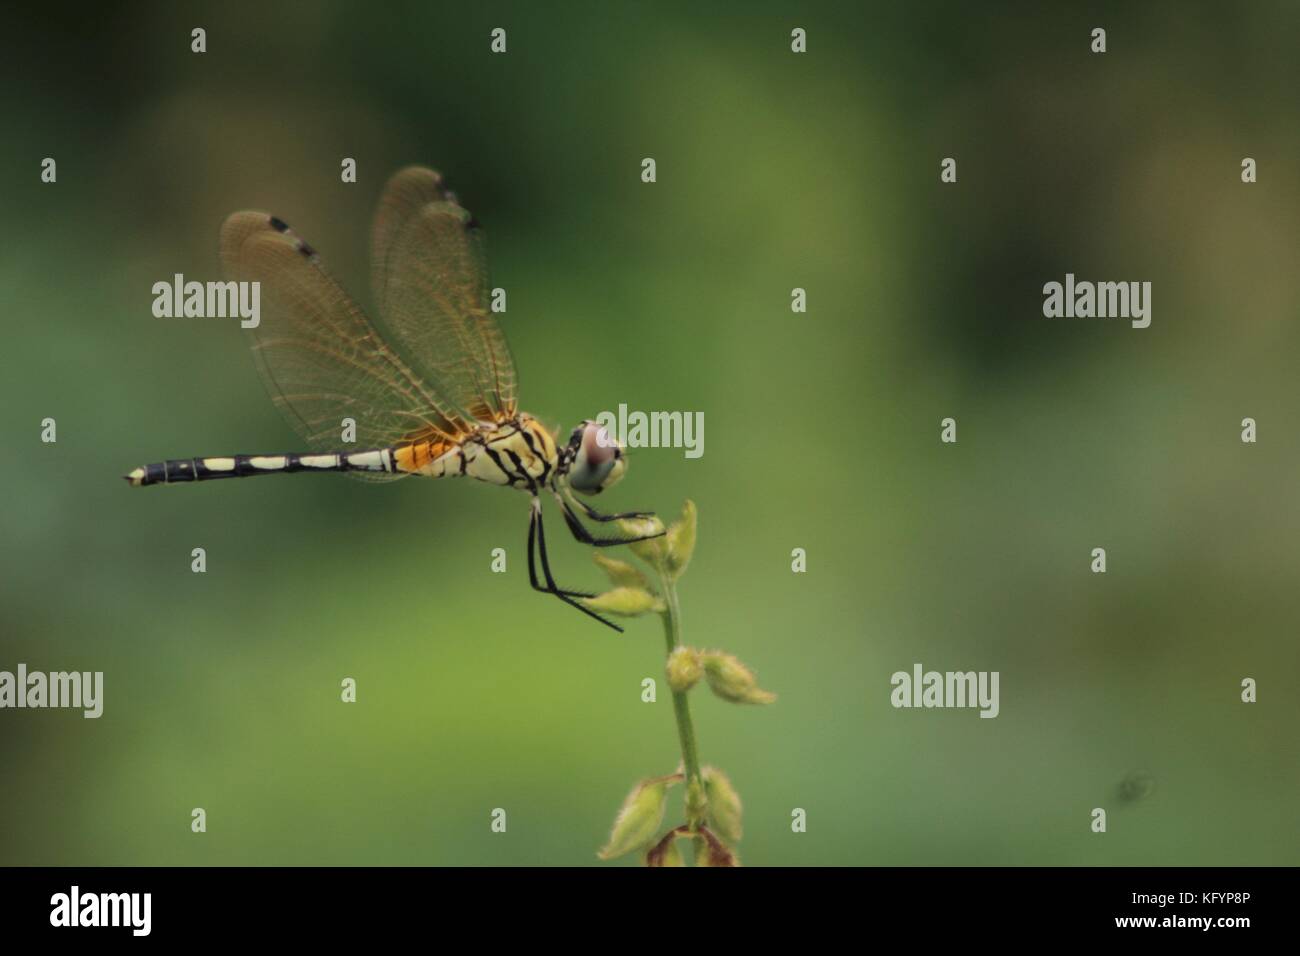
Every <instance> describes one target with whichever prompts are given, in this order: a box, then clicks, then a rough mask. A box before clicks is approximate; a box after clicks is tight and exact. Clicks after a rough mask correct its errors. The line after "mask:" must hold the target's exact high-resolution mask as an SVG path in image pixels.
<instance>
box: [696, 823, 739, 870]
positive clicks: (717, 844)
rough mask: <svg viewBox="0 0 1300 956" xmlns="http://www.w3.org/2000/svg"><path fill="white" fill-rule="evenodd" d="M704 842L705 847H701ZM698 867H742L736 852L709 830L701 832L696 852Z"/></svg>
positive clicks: (705, 829)
mask: <svg viewBox="0 0 1300 956" xmlns="http://www.w3.org/2000/svg"><path fill="white" fill-rule="evenodd" d="M700 841H703V845H702V846H701V845H700ZM695 865H696V866H740V860H739V859H738V858H737V857H736V854H735V851H733V850H729V849H728V848H727V845H726V844H725V843H723V842H722V841H721V840H719V839H718V838H717V837H716V836H714V835H713V834H712V833H710V832H709V830H708V829H707V828H703V827H702V828H701V829H700V830H699V834H698V839H697V841H696V850H695Z"/></svg>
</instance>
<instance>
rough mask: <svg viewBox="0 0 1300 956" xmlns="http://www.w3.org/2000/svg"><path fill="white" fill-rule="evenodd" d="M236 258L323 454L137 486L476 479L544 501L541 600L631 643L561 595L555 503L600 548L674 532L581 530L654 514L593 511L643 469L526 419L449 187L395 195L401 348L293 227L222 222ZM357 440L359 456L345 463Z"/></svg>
mask: <svg viewBox="0 0 1300 956" xmlns="http://www.w3.org/2000/svg"><path fill="white" fill-rule="evenodd" d="M220 252H221V260H222V264H223V267H224V270H225V272H226V275H227V278H228V279H231V280H234V281H237V282H258V283H260V284H261V290H260V292H261V302H262V307H261V321H260V322H259V323H258V324H257V325H256V326H255V327H254V328H250V329H249V330H248V334H249V335H250V336H251V337H252V341H251V342H250V346H251V350H252V353H253V358H254V362H255V364H256V365H257V369H258V371H259V372H260V373H261V377H262V380H263V382H264V384H265V385H266V387H267V390H268V392H269V393H270V395H271V399H272V401H273V402H274V404H275V405H276V406H277V407H278V408H279V409H280V410H281V411H282V412H283V413H284V415H285V417H286V418H287V419H288V421H289V423H290V424H291V425H292V426H293V427H294V429H295V430H296V431H297V432H298V434H299V435H300V436H301V437H302V439H303V441H304V442H305V443H306V444H307V446H308V448H309V449H310V450H309V451H305V452H294V453H288V454H263V455H220V456H210V457H203V458H178V459H168V460H166V461H160V462H155V463H153V464H149V465H143V466H141V467H139V468H136V469H134V470H132V471H131V472H129V473H128V474H126V475H124V476H123V477H125V478H126V480H127V481H128V482H130V484H132V485H134V486H144V485H167V484H176V483H181V482H193V481H209V480H213V479H217V478H247V477H251V476H254V475H272V474H303V473H322V472H343V473H345V474H347V475H349V476H352V477H357V478H362V479H367V480H371V481H394V480H397V479H401V478H405V477H407V476H410V475H418V476H423V477H426V478H443V477H468V478H474V479H477V480H479V481H483V482H487V483H488V484H492V485H501V486H504V487H507V488H515V489H519V490H521V491H524V492H526V493H527V494H528V495H529V496H530V504H529V523H528V578H529V582H530V584H531V585H532V587H533V589H534V590H536V591H541V592H543V593H546V594H550V595H554V596H555V597H557V598H559V599H560V600H561V601H563V602H564V603H565V604H568V605H570V606H572V607H575V608H577V609H578V610H579V611H581V612H583V613H584V614H586V615H588V616H590V617H592V618H595V619H596V620H597V621H600V622H601V623H602V624H605V625H607V626H609V627H611V628H613V629H614V630H616V631H622V628H621V627H619V626H618V625H617V624H615V623H613V622H612V621H610V620H608V619H607V618H605V617H604V616H602V615H601V614H599V613H597V612H596V611H594V610H592V609H591V608H589V607H587V606H586V605H584V604H583V603H582V599H583V598H590V597H592V595H591V594H590V593H588V592H585V591H578V590H572V589H568V588H561V587H559V586H558V585H557V584H556V583H555V578H554V576H553V575H552V573H551V566H550V560H549V558H548V556H547V551H546V533H545V530H544V527H543V523H542V502H541V498H542V496H543V495H547V494H549V495H550V496H551V497H553V498H554V500H555V502H556V503H557V504H558V506H559V508H560V513H561V514H562V515H563V517H564V521H565V523H566V525H567V526H568V528H569V531H570V532H571V533H572V534H573V536H574V538H576V539H577V540H578V541H579V542H581V543H582V544H585V545H589V546H592V547H598V548H602V547H613V546H616V545H623V544H632V543H634V542H637V541H643V540H647V539H649V538H654V537H658V536H659V535H661V534H663V533H664V532H663V530H662V527H663V526H662V524H660V523H658V522H655V523H654V524H652V525H648V526H647V527H654V528H657V529H658V530H655V531H652V532H651V533H647V534H643V535H608V534H595V533H593V532H592V531H591V530H590V529H588V528H587V526H586V525H585V524H584V523H583V521H582V518H580V517H579V513H581V514H582V515H583V516H585V517H586V518H587V519H589V520H591V521H593V522H596V523H598V524H607V523H609V522H612V521H618V520H620V519H650V518H653V517H654V516H653V514H652V513H651V512H646V511H629V512H622V513H616V514H605V513H602V512H600V511H598V510H597V509H596V508H594V507H593V506H592V505H591V504H590V503H589V502H588V501H586V500H584V499H585V498H589V497H592V496H595V495H598V494H600V493H601V492H604V491H606V490H607V489H609V488H610V487H611V486H613V485H614V484H615V483H617V482H618V481H619V480H620V479H621V478H622V477H623V475H624V473H625V472H626V471H627V455H626V451H625V449H624V447H623V445H622V444H621V443H620V442H618V441H617V440H616V439H615V438H614V437H613V436H611V435H610V434H609V433H608V432H607V431H606V430H605V428H604V427H602V426H601V425H600V424H599V423H598V422H597V421H595V420H592V419H588V420H586V421H583V422H582V423H580V424H579V425H578V426H577V427H576V428H574V429H573V431H572V433H571V434H570V435H569V438H568V441H567V443H566V444H564V445H560V444H559V433H558V432H557V433H555V434H554V435H553V434H552V433H551V432H550V431H548V430H547V428H546V427H545V426H544V425H543V424H542V423H541V422H540V421H539V420H538V419H537V418H535V417H534V416H532V415H529V414H527V413H525V412H521V411H519V407H518V400H517V397H516V392H517V383H518V378H517V375H516V373H515V365H514V360H513V359H512V357H511V354H510V348H509V345H508V343H507V341H506V338H505V335H504V334H503V333H502V331H501V327H500V325H499V324H498V323H497V321H496V319H495V318H494V316H493V313H492V311H491V309H490V308H489V295H490V293H489V288H488V280H487V267H486V257H485V253H484V239H483V231H482V228H481V227H480V225H479V223H478V221H477V220H476V219H475V218H474V217H473V216H471V215H470V213H469V212H468V211H466V210H465V209H464V207H462V206H461V205H460V201H459V200H458V198H457V197H456V194H455V193H454V192H452V191H451V190H449V189H448V188H447V187H446V185H445V184H444V182H443V178H442V176H441V175H439V174H438V173H436V172H434V171H433V170H432V169H428V168H426V167H422V166H410V167H407V168H406V169H403V170H401V171H399V172H397V173H395V174H394V175H393V176H392V178H391V179H389V181H388V183H387V184H386V185H385V187H384V190H383V193H382V194H381V197H380V201H379V206H378V209H377V211H376V213H375V218H374V224H373V227H372V230H371V257H372V261H371V284H372V286H373V293H374V297H375V302H376V305H377V307H378V311H379V314H380V316H381V317H382V319H383V324H384V328H385V329H386V330H387V331H388V332H389V333H390V335H389V336H388V337H385V336H384V335H383V334H381V332H380V330H379V328H378V327H377V326H376V325H375V323H374V322H372V321H371V319H370V318H368V317H367V316H366V314H365V313H364V312H363V311H362V310H361V308H360V307H359V306H358V305H357V304H356V302H355V301H353V299H352V298H351V297H350V296H349V295H348V294H347V293H346V292H345V291H344V290H343V289H342V287H341V286H339V284H338V283H337V282H335V281H334V279H333V278H331V277H330V274H329V273H328V272H327V271H326V270H325V268H324V266H323V265H322V263H321V259H320V255H319V254H318V253H317V252H316V250H315V249H314V248H313V247H312V246H310V245H309V244H308V243H306V242H304V241H303V240H302V238H300V237H299V235H298V234H297V233H295V232H294V231H293V230H292V229H291V228H290V227H289V226H288V224H287V223H285V222H284V221H283V220H282V219H279V218H277V217H275V216H272V215H269V214H267V213H264V212H252V211H244V212H236V213H233V214H232V215H230V216H229V217H228V218H227V219H226V221H225V222H224V223H223V224H222V227H221V240H220ZM349 427H350V428H351V429H352V432H353V434H352V435H350V436H349V437H353V438H354V440H353V441H352V442H349V444H353V446H354V447H355V448H357V449H358V450H355V451H349V450H340V446H341V445H343V444H344V441H343V436H344V434H345V433H346V430H347V429H348V428H349ZM538 558H540V565H541V577H540V579H539V577H538V574H537V559H538Z"/></svg>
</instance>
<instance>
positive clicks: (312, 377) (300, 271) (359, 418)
mask: <svg viewBox="0 0 1300 956" xmlns="http://www.w3.org/2000/svg"><path fill="white" fill-rule="evenodd" d="M221 259H222V262H223V264H224V265H225V270H226V274H227V276H228V277H229V278H230V279H234V280H236V281H246V282H258V283H260V287H261V289H260V294H261V299H260V312H261V321H260V323H259V324H258V326H257V327H256V328H254V329H251V330H250V333H251V335H252V337H253V340H254V341H253V343H252V351H253V357H254V360H255V361H256V364H257V368H258V371H259V372H260V373H261V375H262V378H263V380H264V381H265V383H266V387H267V390H268V391H269V392H270V393H271V397H272V399H273V400H274V402H275V404H276V406H277V407H278V408H279V409H280V410H281V411H282V412H283V413H284V415H285V417H286V418H287V419H288V420H289V423H290V424H291V425H293V427H294V428H295V429H296V430H297V431H298V432H299V434H301V435H302V437H303V439H304V440H305V441H306V442H307V443H308V444H309V445H310V446H311V448H312V450H318V451H338V450H339V449H340V448H341V447H344V446H343V441H342V432H343V419H345V418H351V419H353V420H355V422H356V444H357V447H358V449H360V448H379V447H384V446H386V445H390V444H393V443H395V442H399V441H401V440H403V439H406V438H412V437H417V436H418V437H442V438H448V439H450V440H453V441H454V440H457V439H458V438H459V437H461V436H463V435H464V434H466V432H467V431H468V428H467V426H466V423H465V421H464V419H463V417H461V416H459V415H457V414H456V413H455V412H454V411H453V410H452V409H451V407H450V404H449V403H448V402H446V401H445V400H444V399H443V397H442V396H441V395H440V394H439V393H438V392H436V391H435V389H434V388H433V387H432V385H431V384H430V383H428V382H426V381H424V380H422V379H421V378H420V377H419V376H418V375H417V374H416V373H415V372H414V371H413V370H412V369H411V368H410V367H409V366H407V365H406V364H405V363H404V362H403V361H402V359H401V358H400V357H399V356H398V355H397V354H396V353H395V352H394V351H393V350H392V349H391V348H390V347H389V346H388V345H387V344H386V343H385V342H384V340H383V339H382V338H381V337H380V335H379V333H378V332H377V331H376V330H375V327H374V326H373V325H372V324H371V322H370V320H369V319H367V318H366V316H365V314H364V313H363V312H362V311H361V309H360V308H359V307H358V306H357V305H356V303H355V302H353V301H352V299H351V298H349V297H348V295H347V293H346V292H344V291H343V290H342V289H341V288H340V287H339V285H338V284H337V283H336V282H335V281H334V280H333V279H332V278H330V276H329V274H328V273H327V272H326V271H325V269H324V268H323V267H322V266H321V264H320V261H319V258H318V257H317V255H316V253H315V252H314V251H313V250H312V249H311V247H310V246H308V245H307V244H306V243H304V242H303V241H302V240H301V239H300V238H299V237H298V236H297V235H296V234H295V233H294V232H293V231H292V230H290V229H289V228H288V227H287V226H286V225H285V224H284V223H283V222H281V221H280V220H278V219H275V218H273V217H271V216H268V215H267V214H266V213H262V212H237V213H234V214H233V215H231V216H230V217H229V218H228V219H227V220H226V221H225V222H224V223H223V224H222V227H221ZM394 477H396V476H394Z"/></svg>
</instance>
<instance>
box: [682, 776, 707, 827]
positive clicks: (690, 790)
mask: <svg viewBox="0 0 1300 956" xmlns="http://www.w3.org/2000/svg"><path fill="white" fill-rule="evenodd" d="M708 809H709V798H708V796H707V795H706V794H705V792H704V785H703V784H702V783H701V782H700V781H699V780H691V781H689V782H687V784H686V824H687V826H691V827H698V826H699V825H700V824H702V823H703V822H704V820H705V817H706V815H707V813H708Z"/></svg>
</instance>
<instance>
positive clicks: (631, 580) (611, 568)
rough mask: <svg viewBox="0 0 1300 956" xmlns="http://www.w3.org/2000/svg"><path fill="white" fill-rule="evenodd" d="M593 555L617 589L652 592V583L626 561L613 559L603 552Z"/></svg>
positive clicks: (596, 552) (595, 552) (593, 553)
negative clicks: (636, 589) (635, 589)
mask: <svg viewBox="0 0 1300 956" xmlns="http://www.w3.org/2000/svg"><path fill="white" fill-rule="evenodd" d="M591 554H592V557H593V558H595V560H596V563H597V564H598V565H600V567H601V568H602V569H603V570H604V572H605V573H606V574H608V575H609V579H610V581H611V582H613V584H614V586H615V587H620V588H641V589H643V590H646V591H648V590H650V582H649V581H648V580H647V579H646V576H645V575H644V574H642V573H641V572H640V571H639V570H637V569H636V568H635V567H633V566H632V565H630V564H628V563H627V562H626V561H620V560H619V559H618V558H611V557H609V555H607V554H605V553H603V552H601V551H593V552H592V553H591Z"/></svg>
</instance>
